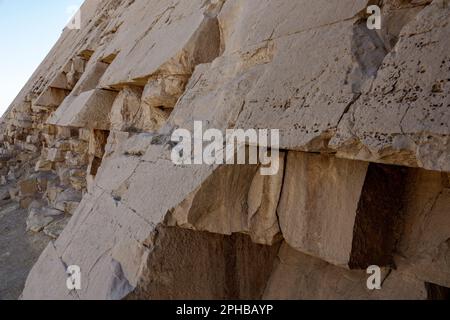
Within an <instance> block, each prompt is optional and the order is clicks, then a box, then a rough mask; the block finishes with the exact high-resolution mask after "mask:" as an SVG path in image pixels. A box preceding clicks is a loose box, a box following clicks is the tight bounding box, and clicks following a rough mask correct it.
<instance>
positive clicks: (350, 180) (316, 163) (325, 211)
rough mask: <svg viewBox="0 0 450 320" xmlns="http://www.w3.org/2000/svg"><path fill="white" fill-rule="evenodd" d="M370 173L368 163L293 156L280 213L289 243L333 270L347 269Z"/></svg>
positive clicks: (284, 187)
mask: <svg viewBox="0 0 450 320" xmlns="http://www.w3.org/2000/svg"><path fill="white" fill-rule="evenodd" d="M367 168H368V164H367V163H364V162H357V161H348V160H340V159H336V158H332V157H327V156H322V155H314V154H307V153H301V152H289V153H288V155H287V166H286V178H285V181H284V186H283V192H282V195H281V200H280V205H279V208H278V216H279V219H280V225H281V230H282V233H283V236H284V238H285V239H286V242H287V243H289V245H290V246H292V247H293V248H295V249H297V250H299V251H302V252H305V253H308V254H311V255H313V256H316V257H320V258H322V259H324V260H326V261H329V262H331V263H333V264H336V265H344V266H345V265H347V264H348V263H349V261H350V255H351V251H352V243H353V230H354V226H355V218H356V213H357V209H358V203H359V199H360V196H361V192H362V190H363V185H364V181H365V178H366V173H367ZM338 230H339V231H338Z"/></svg>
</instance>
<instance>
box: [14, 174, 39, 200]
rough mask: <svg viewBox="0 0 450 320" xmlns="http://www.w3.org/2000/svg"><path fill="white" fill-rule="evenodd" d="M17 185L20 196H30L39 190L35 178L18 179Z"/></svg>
mask: <svg viewBox="0 0 450 320" xmlns="http://www.w3.org/2000/svg"><path fill="white" fill-rule="evenodd" d="M18 187H19V194H20V196H21V197H25V196H31V195H34V194H36V193H37V192H39V187H38V181H37V179H36V178H31V179H26V180H23V181H20V182H19V183H18Z"/></svg>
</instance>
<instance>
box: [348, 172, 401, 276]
mask: <svg viewBox="0 0 450 320" xmlns="http://www.w3.org/2000/svg"><path fill="white" fill-rule="evenodd" d="M407 172H408V169H407V168H404V167H397V166H388V165H382V164H375V163H371V164H370V165H369V168H368V171H367V176H366V180H365V182H364V186H363V190H362V193H361V198H360V200H359V203H358V209H357V213H356V219H355V227H354V231H353V243H352V253H351V257H350V262H349V267H350V268H351V269H366V268H367V267H368V266H370V265H379V266H391V267H395V266H394V262H393V254H394V250H395V247H396V245H397V241H398V240H399V238H400V235H401V227H402V221H403V220H402V213H403V212H402V211H403V196H404V193H405V183H406V178H407Z"/></svg>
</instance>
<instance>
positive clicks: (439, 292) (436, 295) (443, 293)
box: [425, 282, 450, 300]
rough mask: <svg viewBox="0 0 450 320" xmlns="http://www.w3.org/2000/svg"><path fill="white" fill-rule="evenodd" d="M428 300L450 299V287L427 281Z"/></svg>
mask: <svg viewBox="0 0 450 320" xmlns="http://www.w3.org/2000/svg"><path fill="white" fill-rule="evenodd" d="M425 287H426V289H427V296H428V300H450V288H447V287H442V286H439V285H437V284H434V283H430V282H425Z"/></svg>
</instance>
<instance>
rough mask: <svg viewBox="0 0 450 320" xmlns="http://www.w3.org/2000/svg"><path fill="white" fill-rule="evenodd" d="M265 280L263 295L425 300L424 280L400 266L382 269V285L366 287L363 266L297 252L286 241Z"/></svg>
mask: <svg viewBox="0 0 450 320" xmlns="http://www.w3.org/2000/svg"><path fill="white" fill-rule="evenodd" d="M278 257H279V260H278V262H277V263H276V266H275V268H274V271H273V273H272V275H271V278H270V280H269V281H268V284H267V287H266V290H265V293H264V299H268V300H272V299H300V300H309V299H319V300H322V299H325V300H336V299H338V300H348V299H351V300H355V299H356V300H361V299H363V300H378V299H381V300H386V299H398V300H419V299H420V300H425V299H427V290H426V287H425V283H424V282H423V281H420V280H418V279H417V278H414V277H412V276H409V275H407V274H404V273H402V271H401V270H397V271H392V270H387V269H384V270H382V280H383V284H382V289H381V290H374V291H370V290H369V289H368V288H367V284H366V283H367V279H368V277H369V275H368V274H367V273H366V271H365V270H361V271H350V270H345V269H342V268H339V267H336V266H333V265H330V264H328V263H327V262H325V261H323V260H320V259H317V258H314V257H311V256H308V255H305V254H303V253H300V252H298V251H296V250H294V249H293V248H291V247H289V246H288V245H287V244H283V245H282V247H281V249H280V252H279V255H278Z"/></svg>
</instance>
